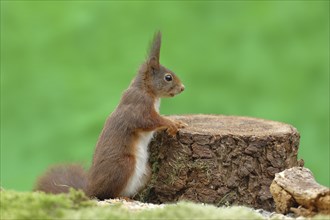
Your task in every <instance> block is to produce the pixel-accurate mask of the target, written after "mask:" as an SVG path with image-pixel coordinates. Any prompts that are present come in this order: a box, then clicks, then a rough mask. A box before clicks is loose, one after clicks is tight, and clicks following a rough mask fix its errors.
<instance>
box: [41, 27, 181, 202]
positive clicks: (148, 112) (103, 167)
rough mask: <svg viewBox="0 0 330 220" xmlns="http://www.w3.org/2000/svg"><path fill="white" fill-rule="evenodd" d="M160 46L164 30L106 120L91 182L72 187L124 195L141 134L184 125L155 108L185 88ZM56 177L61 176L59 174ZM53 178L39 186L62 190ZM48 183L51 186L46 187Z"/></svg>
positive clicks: (91, 192) (89, 177) (103, 194)
mask: <svg viewBox="0 0 330 220" xmlns="http://www.w3.org/2000/svg"><path fill="white" fill-rule="evenodd" d="M160 46H161V34H160V33H159V32H158V33H157V34H156V35H155V38H154V40H153V43H152V45H151V49H150V52H149V56H148V58H147V61H146V62H145V63H143V64H142V66H141V68H140V69H139V71H138V73H137V75H136V77H135V79H134V80H133V81H132V83H131V85H130V86H129V88H128V89H127V90H126V91H125V92H124V94H123V96H122V98H121V101H120V103H119V105H118V107H117V108H116V109H115V110H114V112H113V113H112V114H111V115H110V116H109V118H108V119H107V120H106V122H105V125H104V128H103V130H102V132H101V134H100V137H99V139H98V142H97V145H96V149H95V153H94V157H93V162H92V166H91V168H90V170H89V171H88V175H87V181H85V180H82V181H83V182H84V183H85V182H87V185H86V184H83V187H81V186H80V185H81V184H80V185H79V184H75V183H72V184H71V187H73V188H82V189H83V190H84V191H85V192H86V193H87V195H88V196H90V197H97V198H99V199H107V198H113V197H117V196H120V195H121V193H122V191H123V189H124V188H125V187H126V185H127V184H128V180H129V179H130V177H131V176H132V174H133V172H134V170H135V165H136V154H137V147H139V146H137V142H138V138H139V137H140V135H141V134H142V133H143V132H147V131H156V130H159V129H167V132H168V133H169V134H170V135H175V134H176V132H177V130H178V129H179V128H181V127H183V124H182V123H180V122H175V121H172V120H170V119H167V118H165V117H162V116H161V115H159V113H158V112H157V110H156V109H155V102H156V100H157V99H159V98H161V97H172V96H174V95H176V94H178V93H180V92H182V91H183V90H184V86H183V85H182V83H181V81H180V80H179V79H178V78H177V77H176V75H175V74H174V73H173V72H172V71H170V70H168V69H167V68H166V67H164V66H162V65H160V64H159V54H160ZM165 74H170V75H171V76H172V77H173V80H171V82H166V80H165V79H164V75H165ZM68 169H69V170H70V169H72V173H73V172H75V169H76V168H74V167H69V168H68ZM150 173H151V172H150V168H149V167H147V171H146V174H145V177H144V179H143V183H144V184H146V182H147V181H148V179H149V178H150ZM56 178H59V177H58V175H56ZM70 178H71V177H70ZM52 179H54V176H53V172H48V173H46V175H44V176H43V177H41V178H40V179H39V181H38V183H37V188H36V189H37V190H42V191H46V192H51V193H54V192H58V191H61V190H60V189H59V188H58V187H56V186H55V185H53V186H54V189H52V188H51V187H50V186H52V184H51V181H50V180H52ZM47 180H49V181H48V182H49V183H47ZM44 185H48V187H46V188H45V187H44ZM63 192H64V191H63ZM65 192H66V191H65Z"/></svg>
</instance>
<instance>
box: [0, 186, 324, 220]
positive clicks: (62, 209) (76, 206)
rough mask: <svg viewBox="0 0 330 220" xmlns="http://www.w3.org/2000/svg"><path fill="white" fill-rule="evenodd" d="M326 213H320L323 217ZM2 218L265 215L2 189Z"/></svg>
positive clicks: (238, 209)
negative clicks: (133, 207) (133, 205)
mask: <svg viewBox="0 0 330 220" xmlns="http://www.w3.org/2000/svg"><path fill="white" fill-rule="evenodd" d="M326 217H327V216H317V217H315V219H317V220H318V219H324V218H326ZM0 218H1V219H256V220H257V219H264V218H263V217H262V216H261V215H260V214H258V213H256V212H253V211H252V210H251V209H249V208H246V207H240V206H234V207H221V208H217V207H215V206H211V205H202V204H194V203H190V202H179V203H178V204H168V205H166V206H165V207H164V208H155V209H149V210H142V211H129V210H128V209H126V208H124V207H123V206H121V205H106V206H98V205H97V204H96V202H95V201H92V200H88V198H87V197H86V196H85V195H84V193H82V192H80V191H73V190H72V191H71V192H70V193H69V194H60V195H49V194H45V193H41V192H15V191H5V190H2V191H1V216H0Z"/></svg>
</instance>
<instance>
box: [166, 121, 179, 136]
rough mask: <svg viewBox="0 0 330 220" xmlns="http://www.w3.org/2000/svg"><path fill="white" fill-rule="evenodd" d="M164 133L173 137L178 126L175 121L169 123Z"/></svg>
mask: <svg viewBox="0 0 330 220" xmlns="http://www.w3.org/2000/svg"><path fill="white" fill-rule="evenodd" d="M166 133H167V134H168V135H170V136H172V137H174V136H175V135H176V133H178V127H177V125H176V124H175V123H173V124H171V125H170V126H169V127H168V128H167V130H166Z"/></svg>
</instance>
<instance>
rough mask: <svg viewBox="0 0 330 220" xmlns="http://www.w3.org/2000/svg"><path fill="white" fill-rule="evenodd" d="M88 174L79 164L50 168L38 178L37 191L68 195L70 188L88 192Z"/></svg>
mask: <svg viewBox="0 0 330 220" xmlns="http://www.w3.org/2000/svg"><path fill="white" fill-rule="evenodd" d="M86 185H87V173H86V171H85V170H84V168H83V167H82V166H80V165H78V164H67V165H56V166H52V167H50V168H49V169H48V170H47V171H46V173H45V174H44V175H42V176H41V177H39V178H38V180H37V183H36V186H35V190H36V191H43V192H46V193H53V194H58V193H67V192H69V189H70V188H74V189H81V190H83V191H84V192H85V191H86Z"/></svg>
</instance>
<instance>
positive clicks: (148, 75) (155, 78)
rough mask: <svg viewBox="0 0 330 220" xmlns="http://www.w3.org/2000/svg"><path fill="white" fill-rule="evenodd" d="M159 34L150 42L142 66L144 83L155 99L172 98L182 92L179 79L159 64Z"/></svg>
mask: <svg viewBox="0 0 330 220" xmlns="http://www.w3.org/2000/svg"><path fill="white" fill-rule="evenodd" d="M160 46H161V33H160V32H157V33H156V34H155V36H154V39H153V41H152V44H151V47H150V51H149V54H148V58H147V61H146V62H145V64H144V66H145V68H144V82H145V86H147V87H148V89H149V90H150V92H152V93H153V94H154V95H155V96H157V97H173V96H175V95H177V94H179V93H181V92H182V91H183V90H184V85H183V84H182V83H181V81H180V79H179V78H178V77H177V76H176V75H175V74H174V73H173V72H172V71H171V70H169V69H167V68H166V67H164V66H162V65H161V64H160V63H159V57H160V56H159V55H160Z"/></svg>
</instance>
